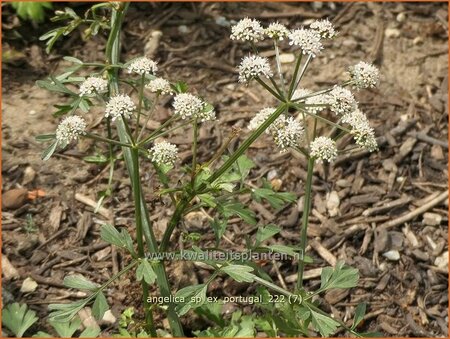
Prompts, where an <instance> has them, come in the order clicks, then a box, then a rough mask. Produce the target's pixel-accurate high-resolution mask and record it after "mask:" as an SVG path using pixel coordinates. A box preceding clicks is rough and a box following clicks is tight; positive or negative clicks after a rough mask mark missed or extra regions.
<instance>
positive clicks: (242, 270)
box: [220, 265, 255, 282]
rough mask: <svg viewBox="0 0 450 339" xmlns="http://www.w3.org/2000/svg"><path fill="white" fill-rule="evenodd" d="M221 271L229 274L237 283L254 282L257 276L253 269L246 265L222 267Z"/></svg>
mask: <svg viewBox="0 0 450 339" xmlns="http://www.w3.org/2000/svg"><path fill="white" fill-rule="evenodd" d="M220 270H221V271H222V272H225V273H226V274H228V275H229V276H230V277H231V278H233V279H234V280H236V281H237V282H244V281H245V282H253V281H254V277H255V275H254V274H252V273H250V272H253V268H252V267H249V266H245V265H228V266H224V267H221V268H220Z"/></svg>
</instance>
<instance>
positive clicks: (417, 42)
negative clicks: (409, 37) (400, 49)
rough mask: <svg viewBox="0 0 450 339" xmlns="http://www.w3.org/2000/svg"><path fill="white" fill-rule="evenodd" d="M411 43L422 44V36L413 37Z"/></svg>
mask: <svg viewBox="0 0 450 339" xmlns="http://www.w3.org/2000/svg"><path fill="white" fill-rule="evenodd" d="M413 44H414V45H421V44H423V39H422V37H420V36H417V37H415V38H414V40H413Z"/></svg>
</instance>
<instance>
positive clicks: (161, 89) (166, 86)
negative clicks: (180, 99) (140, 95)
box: [145, 78, 173, 95]
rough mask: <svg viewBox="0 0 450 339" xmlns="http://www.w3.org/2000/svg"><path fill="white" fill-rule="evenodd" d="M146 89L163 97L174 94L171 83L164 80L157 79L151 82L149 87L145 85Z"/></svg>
mask: <svg viewBox="0 0 450 339" xmlns="http://www.w3.org/2000/svg"><path fill="white" fill-rule="evenodd" d="M145 87H146V88H148V89H149V90H150V92H153V93H158V94H162V95H166V94H173V90H172V88H171V87H170V83H169V82H168V81H167V80H166V79H163V78H155V79H153V80H151V81H150V82H149V83H148V84H147V85H145Z"/></svg>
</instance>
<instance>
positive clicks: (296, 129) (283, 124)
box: [269, 115, 305, 152]
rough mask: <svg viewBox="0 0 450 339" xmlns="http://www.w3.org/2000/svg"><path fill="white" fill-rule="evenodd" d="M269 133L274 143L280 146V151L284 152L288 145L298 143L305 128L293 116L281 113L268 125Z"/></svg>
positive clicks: (292, 145) (291, 145)
mask: <svg viewBox="0 0 450 339" xmlns="http://www.w3.org/2000/svg"><path fill="white" fill-rule="evenodd" d="M269 133H270V134H271V135H272V138H273V141H274V142H275V144H277V146H278V147H280V148H281V152H286V151H287V149H288V148H289V147H294V146H297V145H298V143H299V142H300V140H301V139H302V138H303V136H304V133H305V129H304V128H303V125H302V124H300V123H299V122H298V121H296V120H295V119H294V118H293V117H286V116H284V115H281V116H279V117H278V118H277V119H276V120H275V122H274V123H273V124H272V125H270V127H269Z"/></svg>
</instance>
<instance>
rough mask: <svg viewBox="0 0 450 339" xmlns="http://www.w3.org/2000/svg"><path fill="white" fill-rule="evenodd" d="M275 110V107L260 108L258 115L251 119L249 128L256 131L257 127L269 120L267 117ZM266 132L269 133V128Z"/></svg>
mask: <svg viewBox="0 0 450 339" xmlns="http://www.w3.org/2000/svg"><path fill="white" fill-rule="evenodd" d="M273 112H275V108H273V107H266V108H263V109H262V110H260V111H259V112H258V113H256V115H255V116H254V117H253V119H252V120H250V122H249V124H248V129H249V130H250V131H254V130H255V129H258V127H259V126H261V124H262V123H263V122H264V121H266V120H267V118H268V117H269V116H270V115H271V114H272V113H273ZM266 133H268V130H267V129H266Z"/></svg>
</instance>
